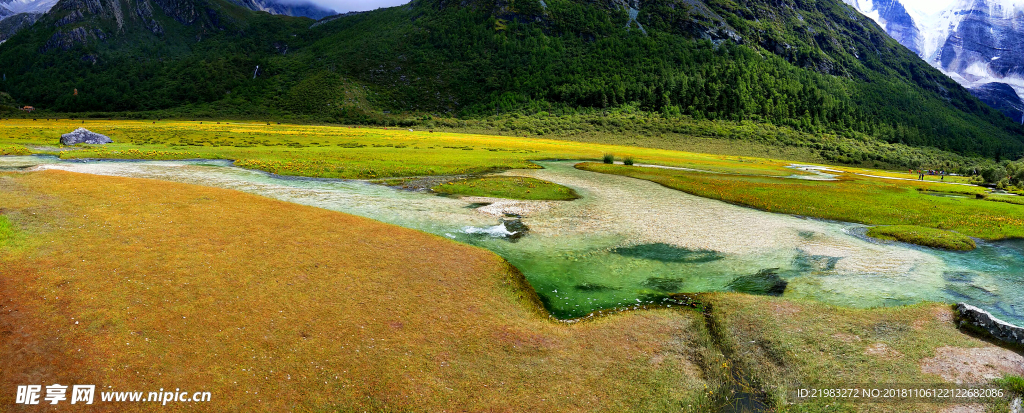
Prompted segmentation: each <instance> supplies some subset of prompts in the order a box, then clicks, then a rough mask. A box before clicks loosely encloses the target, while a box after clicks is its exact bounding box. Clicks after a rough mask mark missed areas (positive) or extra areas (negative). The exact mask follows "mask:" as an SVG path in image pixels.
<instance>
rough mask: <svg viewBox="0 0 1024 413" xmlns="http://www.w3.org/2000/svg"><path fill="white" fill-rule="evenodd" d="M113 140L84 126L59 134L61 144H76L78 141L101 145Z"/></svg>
mask: <svg viewBox="0 0 1024 413" xmlns="http://www.w3.org/2000/svg"><path fill="white" fill-rule="evenodd" d="M113 142H114V141H112V140H111V139H110V138H108V137H107V136H105V135H100V134H98V133H96V132H93V131H90V130H88V129H86V128H78V129H75V130H74V131H73V132H71V133H65V134H63V135H60V144H61V145H77V144H80V143H88V144H90V145H102V144H105V143H113Z"/></svg>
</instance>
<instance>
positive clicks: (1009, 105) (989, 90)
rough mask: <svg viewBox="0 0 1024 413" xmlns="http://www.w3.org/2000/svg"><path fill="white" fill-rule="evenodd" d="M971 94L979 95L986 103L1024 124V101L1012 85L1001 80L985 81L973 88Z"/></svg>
mask: <svg viewBox="0 0 1024 413" xmlns="http://www.w3.org/2000/svg"><path fill="white" fill-rule="evenodd" d="M970 90H971V94H973V95H974V96H977V97H978V99H981V101H982V102H985V104H986V105H989V106H991V107H993V108H995V109H996V110H998V111H1000V112H1003V114H1005V115H1006V116H1009V117H1010V119H1015V120H1018V121H1019V122H1021V123H1022V124H1024V101H1022V100H1021V98H1020V96H1018V94H1017V91H1015V90H1014V89H1013V88H1012V87H1010V85H1007V84H1005V83H999V82H990V83H985V84H983V85H980V86H976V87H974V88H971V89H970Z"/></svg>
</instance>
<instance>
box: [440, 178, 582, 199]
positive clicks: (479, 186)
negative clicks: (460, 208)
mask: <svg viewBox="0 0 1024 413" xmlns="http://www.w3.org/2000/svg"><path fill="white" fill-rule="evenodd" d="M430 189H431V190H433V191H434V192H437V193H442V194H452V195H468V196H489V197H497V198H510V199H533V200H552V201H570V200H573V199H576V198H579V197H580V196H579V195H577V194H576V191H573V190H572V188H568V187H565V186H562V185H558V184H555V183H551V182H547V181H543V180H540V179H536V178H527V177H520V176H487V177H483V178H475V179H465V180H459V181H454V182H448V183H445V184H441V185H436V186H434V187H433V188H430Z"/></svg>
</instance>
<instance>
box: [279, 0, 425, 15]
mask: <svg viewBox="0 0 1024 413" xmlns="http://www.w3.org/2000/svg"><path fill="white" fill-rule="evenodd" d="M310 2H312V3H316V4H319V5H321V6H323V7H326V8H328V9H334V11H336V12H338V13H346V12H350V11H366V10H373V9H378V8H381V7H391V6H398V5H402V4H405V3H408V2H409V0H369V1H365V0H310ZM295 3H300V2H299V1H295Z"/></svg>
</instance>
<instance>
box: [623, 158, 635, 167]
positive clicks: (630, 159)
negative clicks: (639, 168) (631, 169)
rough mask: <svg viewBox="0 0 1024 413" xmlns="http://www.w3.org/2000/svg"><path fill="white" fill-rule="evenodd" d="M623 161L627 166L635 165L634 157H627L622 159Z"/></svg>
mask: <svg viewBox="0 0 1024 413" xmlns="http://www.w3.org/2000/svg"><path fill="white" fill-rule="evenodd" d="M622 163H623V164H624V165H627V166H629V165H633V158H630V157H627V158H626V159H623V160H622Z"/></svg>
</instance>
